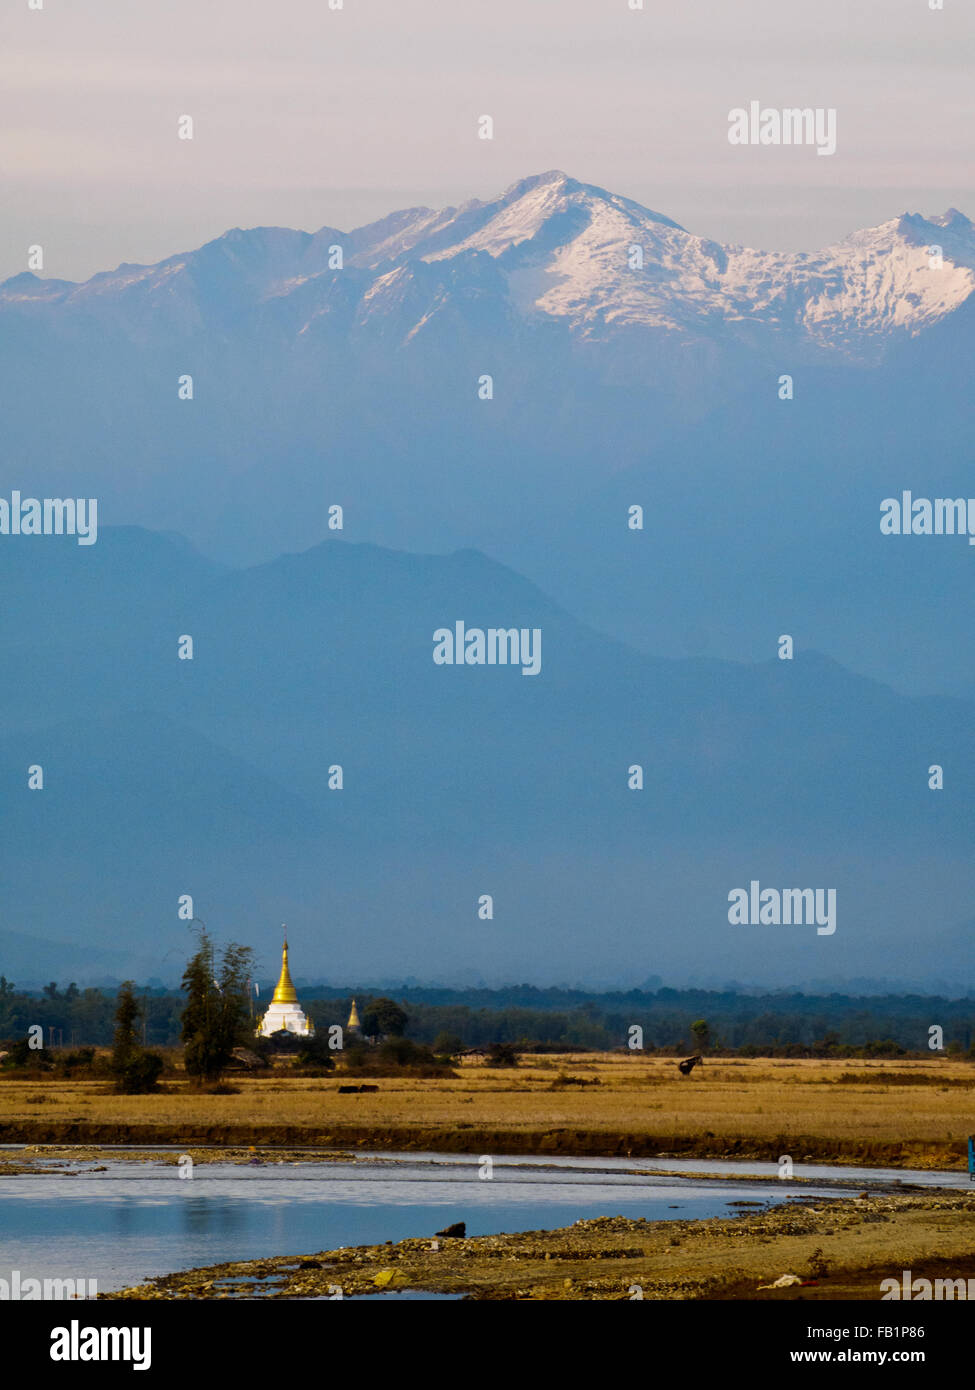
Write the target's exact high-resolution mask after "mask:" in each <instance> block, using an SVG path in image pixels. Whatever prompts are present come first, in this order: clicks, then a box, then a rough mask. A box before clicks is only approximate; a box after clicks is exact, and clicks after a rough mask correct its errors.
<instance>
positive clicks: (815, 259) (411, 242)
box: [0, 170, 975, 361]
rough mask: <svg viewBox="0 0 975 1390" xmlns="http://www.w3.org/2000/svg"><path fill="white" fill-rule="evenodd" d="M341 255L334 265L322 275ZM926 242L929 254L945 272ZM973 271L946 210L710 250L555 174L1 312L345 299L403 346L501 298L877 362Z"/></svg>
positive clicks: (936, 316) (194, 320)
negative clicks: (801, 240) (838, 232)
mask: <svg viewBox="0 0 975 1390" xmlns="http://www.w3.org/2000/svg"><path fill="white" fill-rule="evenodd" d="M335 245H339V246H341V247H342V248H343V254H344V257H345V265H344V268H343V270H342V271H339V270H337V269H333V268H331V267H330V265H329V255H330V248H332V247H333V246H335ZM932 247H940V248H941V255H942V261H941V263H940V264H938V263H937V262H936V261H935V260H934V258H933V255H932V252H931V250H930V248H932ZM635 248H639V250H638V251H637V250H636V249H635ZM640 257H642V264H639V260H640ZM973 271H975V229H973V227H972V224H971V222H970V221H969V220H968V218H967V217H965V216H964V215H963V214H961V213H960V212H958V211H956V210H955V209H951V210H949V211H948V212H947V213H944V214H942V215H941V216H938V217H933V218H930V219H925V218H923V217H920V216H918V215H916V214H904V215H903V216H900V217H897V218H894V219H892V220H891V221H889V222H885V223H883V224H881V225H880V226H878V227H872V228H867V229H865V230H863V231H858V232H855V233H853V235H851V236H849V237H847V238H846V239H845V240H843V241H841V242H839V243H838V244H837V245H835V246H830V247H827V248H825V249H824V250H822V251H819V252H815V253H797V254H784V253H777V252H764V251H758V250H752V249H749V248H746V247H742V246H722V245H719V244H718V243H716V242H714V241H710V240H708V239H706V238H703V237H699V236H696V235H694V234H693V233H691V232H688V231H687V230H685V229H684V228H683V227H681V226H679V225H678V224H677V223H676V222H673V221H672V220H671V219H670V218H667V217H664V216H662V215H661V214H660V213H656V212H652V211H650V210H649V209H647V208H645V207H642V206H641V205H640V204H638V203H635V202H633V201H631V200H630V199H627V198H623V197H619V196H618V195H616V194H613V193H608V192H606V191H605V190H603V189H601V188H597V187H595V186H593V185H590V184H584V183H580V182H578V181H577V180H575V179H572V178H569V177H568V176H567V175H565V174H563V173H561V172H560V171H557V170H555V171H550V172H548V173H545V174H540V175H536V176H534V177H531V178H527V179H523V180H521V181H520V182H518V183H516V184H514V185H512V187H511V188H509V189H507V190H506V191H505V192H504V193H503V194H502V195H501V196H500V197H498V198H496V199H494V200H491V201H488V202H481V201H478V200H473V201H471V202H468V203H465V204H464V205H463V206H461V207H459V208H446V209H443V210H442V211H439V212H437V211H433V210H431V209H429V208H411V209H407V210H404V211H402V212H397V213H393V214H391V215H390V216H388V217H386V218H383V219H382V220H380V221H379V222H375V223H371V224H369V225H368V226H365V227H360V228H358V229H357V230H355V231H353V232H351V233H347V234H346V233H342V232H339V231H337V230H336V229H334V228H327V227H326V228H322V229H321V230H320V231H318V232H316V233H314V234H311V233H306V232H298V231H292V230H289V229H287V228H279V227H261V228H255V229H253V230H250V231H241V230H240V229H239V228H238V229H234V230H232V231H229V232H227V233H225V234H224V235H223V236H222V237H219V238H217V239H216V240H215V241H211V242H209V243H207V244H206V245H205V246H203V247H201V248H199V249H198V250H196V251H192V252H189V253H185V254H181V255H177V256H173V257H170V258H168V259H167V260H165V261H162V262H160V263H159V264H158V265H155V266H135V265H122V266H119V267H118V269H117V270H115V271H110V272H104V273H102V274H99V275H96V276H94V277H92V279H91V280H89V281H87V282H85V283H84V284H73V283H70V282H65V281H46V280H39V279H38V278H37V277H36V276H32V275H18V276H15V277H14V278H13V279H12V280H8V281H6V282H5V283H4V284H3V285H2V286H0V310H4V309H7V310H9V309H14V310H16V311H18V312H20V313H25V312H30V311H31V310H32V309H35V310H36V309H38V308H40V307H41V306H43V307H44V308H45V310H46V311H47V312H48V313H51V312H52V311H53V310H56V309H58V308H61V309H63V310H64V311H66V312H67V313H69V314H71V313H77V312H83V313H84V314H85V315H86V316H87V315H89V314H95V315H107V316H109V317H110V318H112V319H119V318H121V320H123V321H124V320H125V319H126V318H127V317H128V318H131V319H132V322H131V325H130V329H131V332H132V334H133V336H136V337H142V336H144V334H145V333H146V332H147V331H151V328H150V325H149V324H148V323H147V321H146V317H145V316H146V315H153V316H155V315H161V316H162V317H163V318H164V319H165V320H167V321H168V322H169V323H170V324H171V325H172V326H174V327H176V328H177V329H181V330H182V331H186V332H194V331H199V330H201V329H203V328H204V327H205V326H207V325H208V324H211V325H212V324H215V323H216V324H218V325H219V324H222V325H223V326H224V327H227V326H229V325H230V324H232V323H233V322H234V321H235V320H238V319H239V316H240V315H247V314H248V313H250V312H252V311H254V310H255V309H257V308H259V306H260V305H261V304H266V303H269V302H271V301H277V302H278V304H279V305H280V303H281V302H282V301H287V300H289V299H290V300H292V312H291V313H290V314H287V315H286V316H285V318H284V320H283V321H282V322H284V323H286V324H287V331H288V332H289V333H291V332H297V333H298V334H301V333H302V332H303V331H305V330H307V329H308V328H309V327H310V326H312V325H316V326H319V327H320V325H321V323H322V322H325V323H327V324H332V323H333V322H334V321H335V319H334V316H333V307H334V306H333V299H334V297H335V295H336V294H338V295H339V296H340V299H341V300H342V302H343V303H344V301H345V299H346V298H347V297H348V296H349V295H350V294H351V296H352V298H353V299H355V300H357V302H358V309H357V311H356V312H355V314H354V315H353V316H352V318H353V320H354V322H355V323H356V324H358V325H359V326H360V327H361V326H369V327H371V328H375V327H376V326H377V325H378V324H380V323H381V322H382V320H383V317H384V315H387V314H393V317H394V319H395V330H394V332H395V334H396V335H398V340H399V341H400V342H401V343H407V342H410V341H411V340H413V339H415V338H416V337H417V335H418V334H420V333H421V332H422V331H423V330H424V329H426V328H428V326H429V325H430V324H431V323H432V322H434V321H435V320H436V319H437V317H438V315H442V314H443V313H445V312H448V311H451V312H453V313H455V314H457V313H460V314H464V313H467V314H471V313H474V312H475V306H476V305H477V304H478V302H481V303H482V304H484V303H487V301H488V300H489V299H496V300H499V301H502V302H503V309H502V310H501V312H503V313H504V314H511V315H514V316H516V317H519V318H521V319H523V320H527V321H532V320H545V319H548V320H553V321H558V322H561V323H563V324H564V325H565V326H566V327H567V328H568V329H569V331H570V333H571V334H572V335H573V336H575V337H577V338H578V339H581V340H586V341H601V340H604V339H607V338H610V337H612V336H614V335H615V334H617V333H618V332H620V331H637V332H641V331H642V332H646V331H647V330H650V331H652V332H653V333H656V334H677V335H680V336H682V337H684V338H689V339H695V340H707V339H715V338H718V339H725V340H730V341H734V340H735V338H741V337H744V338H746V339H747V340H748V341H749V342H754V341H755V336H756V334H758V335H760V336H761V335H765V336H767V337H770V338H777V337H778V336H780V335H783V334H784V335H786V336H787V337H788V338H789V340H790V342H791V343H792V344H793V345H794V346H797V347H805V349H806V350H807V351H811V352H813V353H814V354H816V355H824V354H825V355H826V356H830V355H834V354H838V355H840V356H843V357H847V358H852V359H854V360H861V361H872V360H876V359H877V358H878V357H879V356H881V355H882V354H883V352H884V351H885V350H886V348H887V346H888V345H889V344H890V343H891V342H893V341H895V340H896V339H897V338H899V337H903V336H905V335H906V336H916V335H917V334H919V333H921V332H923V331H924V330H925V329H926V328H928V327H930V326H931V325H933V324H935V323H937V322H939V321H940V320H942V319H944V318H945V317H946V316H947V315H949V314H951V313H952V312H953V311H954V310H956V309H957V308H959V306H960V305H962V304H963V303H964V302H965V301H966V300H968V299H969V298H970V297H971V295H972V292H973V290H975V273H973ZM350 272H351V284H350V283H349V278H350ZM343 274H345V275H346V283H345V284H344V285H343V286H342V287H341V288H339V284H340V282H339V277H340V276H341V275H343ZM339 319H340V321H341V323H342V324H343V325H346V326H348V323H349V322H350V320H349V319H348V318H347V316H346V315H344V314H342V315H340V316H339ZM475 326H476V325H475Z"/></svg>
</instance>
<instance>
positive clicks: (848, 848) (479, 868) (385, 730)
mask: <svg viewBox="0 0 975 1390" xmlns="http://www.w3.org/2000/svg"><path fill="white" fill-rule="evenodd" d="M0 592H2V594H3V596H4V605H3V624H2V631H3V652H4V660H3V665H2V675H0V714H2V737H0V817H2V825H3V835H2V842H0V882H2V883H3V895H2V907H0V952H2V954H3V958H0V969H2V970H4V972H5V973H6V974H7V975H8V976H12V977H13V978H15V979H17V980H18V982H20V983H27V982H28V981H29V980H30V979H38V980H40V979H50V978H52V977H53V978H62V977H65V976H66V972H70V977H71V978H75V979H78V980H79V983H82V982H83V981H84V979H85V970H84V968H83V962H79V960H78V958H77V956H76V955H74V956H72V958H71V960H70V962H69V961H68V959H67V956H66V955H64V954H63V953H62V950H61V948H60V947H59V946H56V945H53V944H50V945H47V944H46V943H59V942H67V943H73V944H74V946H78V945H80V944H81V943H82V942H83V943H84V946H85V949H86V950H90V966H89V975H90V976H91V977H95V978H103V977H104V976H105V975H106V974H115V975H116V976H118V975H122V974H124V973H128V971H129V970H130V969H131V970H133V971H135V972H136V973H138V974H139V975H140V976H141V977H142V978H145V977H147V976H149V975H153V976H157V977H160V978H169V977H170V976H171V973H172V972H174V963H178V962H181V961H182V959H183V957H184V956H185V953H186V947H187V943H188V941H189V935H188V932H187V930H186V927H185V925H184V924H183V923H181V922H179V921H178V920H177V898H178V896H179V894H181V893H192V894H193V896H194V904H195V909H196V912H197V914H198V915H199V916H200V917H202V918H204V919H205V920H206V921H207V922H208V924H209V925H210V926H211V928H212V929H213V930H214V931H215V932H216V933H217V934H218V936H222V937H227V936H236V937H238V938H240V939H243V940H246V941H250V942H252V943H254V944H255V945H257V946H258V948H259V950H260V953H261V963H262V969H263V971H264V972H266V973H267V974H270V973H271V971H272V970H273V968H274V960H275V955H276V951H277V944H278V938H279V928H278V924H279V923H280V922H281V921H287V922H288V924H289V933H290V935H291V939H292V943H293V956H294V963H295V968H296V971H297V973H298V974H300V975H302V976H305V977H308V978H312V977H315V978H319V979H321V978H324V979H329V980H332V981H334V982H337V983H344V982H346V981H348V980H355V979H363V978H366V979H377V978H378V979H395V978H407V977H412V978H414V979H422V980H443V981H450V980H455V981H459V980H464V981H467V980H472V979H473V980H477V979H483V980H485V981H486V982H488V983H503V982H510V981H512V980H521V979H525V980H532V981H535V982H539V983H551V982H556V983H561V982H568V983H579V984H582V985H584V986H585V987H588V988H596V987H600V986H603V985H611V984H623V985H627V986H628V985H631V984H633V983H635V982H639V981H642V980H645V979H646V978H647V977H648V976H651V975H657V976H659V977H661V978H662V979H663V980H664V981H665V982H666V983H668V984H678V983H683V982H687V981H696V982H700V983H708V982H713V983H722V982H723V981H725V980H730V979H736V980H738V981H740V982H742V983H743V984H754V983H758V984H775V985H783V984H789V983H796V982H802V981H809V980H827V979H828V980H841V979H844V978H849V977H851V976H854V975H855V976H862V977H870V978H872V979H877V978H882V977H886V978H889V979H897V980H899V981H906V982H916V983H917V984H918V985H919V986H924V985H925V984H933V983H935V982H943V981H944V980H946V979H947V980H950V981H952V982H953V983H955V984H956V985H957V987H958V990H959V993H961V992H962V991H963V989H964V987H965V986H966V985H967V986H971V985H972V984H973V982H975V957H973V952H972V936H973V932H972V926H971V899H972V887H973V872H972V863H971V842H972V811H971V805H972V801H971V786H972V779H973V776H975V719H973V708H972V705H971V703H970V702H967V701H965V700H962V699H957V698H949V697H944V696H932V697H923V698H920V697H919V698H908V697H905V696H903V695H901V694H897V693H894V692H893V691H892V690H891V689H889V688H888V687H886V686H884V685H883V684H881V683H879V682H876V681H874V680H872V679H868V678H865V677H862V676H859V675H855V674H852V673H851V672H850V671H848V670H846V669H845V668H843V667H842V666H840V665H839V664H837V663H836V662H835V661H834V660H833V659H831V658H829V657H827V656H824V655H820V654H817V653H816V652H814V651H811V650H808V649H806V648H805V647H804V646H803V645H802V643H799V644H798V647H797V655H796V659H795V660H794V661H791V662H788V661H780V660H778V659H775V658H774V657H771V658H770V659H768V660H766V661H763V662H760V663H757V664H742V663H738V664H735V663H729V662H725V661H718V660H714V659H711V658H703V657H698V658H683V659H670V658H666V657H660V656H652V655H649V654H647V653H645V652H641V651H638V650H636V649H635V648H633V647H630V646H628V645H626V644H624V643H621V642H619V641H618V640H615V639H613V638H609V637H606V636H604V635H603V634H602V633H600V632H599V631H598V630H596V629H594V628H592V627H589V626H587V625H585V624H583V623H580V622H579V621H578V620H577V619H576V618H575V617H574V616H572V615H571V614H570V613H569V612H568V611H566V609H564V608H563V607H562V606H560V605H558V604H556V603H555V602H554V601H553V600H552V599H550V598H549V597H548V596H547V595H546V594H545V593H544V592H543V591H542V590H540V589H539V588H537V587H536V586H535V585H534V584H532V583H531V582H529V581H527V580H526V579H524V578H523V577H521V576H520V575H519V574H517V573H516V572H514V571H513V570H511V569H510V568H508V567H506V566H504V565H501V564H499V563H498V562H497V561H496V560H493V559H490V558H488V557H486V556H485V555H484V554H482V553H480V552H478V551H476V550H473V549H462V550H458V551H455V552H453V553H451V554H448V555H423V554H414V553H406V552H403V551H394V550H391V549H386V548H381V547H377V546H374V545H370V544H356V543H350V542H348V541H346V540H343V539H337V538H333V539H332V540H330V541H327V542H325V543H322V544H319V545H317V546H315V547H313V548H311V549H309V550H307V551H304V552H301V553H296V554H287V555H282V556H279V557H278V558H276V559H274V560H272V561H269V562H267V563H262V564H258V565H253V566H247V567H244V568H228V567H225V566H223V565H217V564H215V563H212V562H211V561H209V560H206V559H205V558H203V557H201V556H200V555H199V554H197V553H196V552H195V551H194V550H193V549H192V548H191V547H190V546H188V545H187V544H186V543H185V542H184V541H182V540H181V539H180V538H179V537H173V536H167V535H162V534H156V533H151V532H147V531H144V530H141V529H139V528H135V527H122V528H106V529H104V530H102V531H101V532H100V535H99V539H98V542H97V544H96V545H94V546H90V547H80V546H78V545H76V544H75V542H74V541H73V540H72V539H70V538H57V537H43V538H38V537H4V538H3V540H2V543H0ZM457 620H463V621H464V622H465V623H466V625H467V627H468V628H471V627H474V626H481V627H489V626H499V627H518V628H522V627H525V628H536V627H537V628H540V629H541V632H542V669H541V672H540V673H539V674H538V675H537V676H530V677H526V676H523V675H522V674H521V672H520V670H519V669H518V668H511V667H501V666H494V667H487V666H483V667H470V666H452V667H451V666H438V665H435V664H434V661H433V659H432V653H433V648H434V643H433V633H434V631H435V629H437V628H440V627H451V626H452V625H453V624H454V623H455V622H456V621H457ZM184 634H189V635H191V636H192V637H193V639H194V647H195V650H194V659H193V660H192V661H180V660H178V659H177V641H178V638H179V637H180V636H182V635H184ZM635 763H639V764H642V765H643V767H644V770H645V788H644V790H643V791H631V790H629V789H628V787H627V769H628V768H629V767H630V766H631V765H632V764H635ZM932 763H939V764H942V765H943V766H944V769H945V789H944V790H943V791H940V792H934V791H931V790H929V789H928V767H929V765H930V764H932ZM33 764H40V765H41V766H43V769H44V779H45V786H44V790H43V791H30V790H28V787H27V769H28V767H29V766H30V765H33ZM336 764H340V765H341V766H342V769H343V775H344V788H343V789H342V790H341V791H338V790H334V791H333V790H329V789H328V779H329V769H330V768H332V767H334V766H335V765H336ZM751 879H758V880H759V881H760V882H761V884H762V886H763V887H778V888H786V887H814V888H835V889H836V890H837V894H838V900H837V901H838V908H837V930H836V932H835V934H834V935H832V936H829V937H826V936H818V935H817V933H816V931H815V928H814V927H811V926H801V927H796V926H792V927H785V926H780V927H775V926H765V927H761V926H753V927H732V926H730V925H729V924H728V920H727V908H728V893H729V891H730V890H732V889H733V888H737V887H745V888H747V887H748V884H749V882H750V880H751ZM484 893H490V894H493V896H494V904H495V915H494V919H493V921H482V920H479V919H478V916H477V900H478V897H479V895H481V894H484ZM963 923H964V924H965V925H961V924H963ZM31 943H33V945H32V944H31ZM62 961H63V967H64V968H61V967H62Z"/></svg>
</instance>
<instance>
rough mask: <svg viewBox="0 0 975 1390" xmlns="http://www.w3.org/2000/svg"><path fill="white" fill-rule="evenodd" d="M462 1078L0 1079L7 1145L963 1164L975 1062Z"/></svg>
mask: <svg viewBox="0 0 975 1390" xmlns="http://www.w3.org/2000/svg"><path fill="white" fill-rule="evenodd" d="M456 1070H457V1076H456V1079H449V1080H447V1079H444V1080H440V1079H436V1080H430V1079H419V1078H415V1077H409V1076H401V1077H389V1078H381V1079H378V1080H377V1079H375V1078H370V1081H371V1082H373V1083H374V1084H375V1085H377V1086H378V1087H379V1089H378V1091H375V1092H371V1093H364V1094H351V1095H349V1094H345V1095H343V1094H340V1093H339V1089H338V1088H339V1085H340V1084H342V1082H343V1081H345V1082H348V1081H349V1080H351V1078H348V1077H343V1076H342V1075H341V1073H340V1072H336V1073H334V1074H332V1075H330V1076H327V1077H325V1078H322V1079H312V1078H299V1077H291V1076H288V1075H287V1073H286V1072H284V1071H275V1072H274V1073H273V1074H265V1075H261V1076H257V1077H254V1076H241V1075H234V1076H233V1077H232V1078H230V1077H228V1081H229V1083H230V1084H231V1085H232V1086H233V1087H234V1088H236V1093H235V1094H227V1095H221V1094H212V1093H209V1094H201V1093H199V1092H195V1091H193V1090H192V1089H191V1088H190V1087H189V1086H188V1085H187V1084H186V1083H185V1082H183V1081H181V1080H177V1081H168V1082H166V1083H165V1086H164V1090H163V1091H162V1093H160V1094H157V1095H149V1096H118V1095H115V1094H114V1093H113V1092H112V1089H111V1086H110V1084H109V1083H107V1082H92V1081H64V1080H59V1081H46V1080H31V1081H24V1080H3V1081H0V1142H6V1143H113V1142H114V1143H175V1144H188V1143H197V1144H207V1143H213V1144H234V1143H236V1144H272V1145H273V1144H279V1145H283V1144H291V1145H293V1144H302V1143H308V1144H321V1145H335V1146H344V1147H349V1146H353V1145H359V1146H362V1147H369V1148H390V1149H397V1148H401V1149H431V1150H438V1149H439V1150H446V1151H453V1152H474V1151H482V1150H483V1151H485V1152H491V1151H493V1152H498V1153H518V1152H524V1153H531V1152H542V1153H544V1152H551V1153H563V1154H566V1153H577V1154H626V1153H630V1154H632V1155H634V1156H641V1155H654V1154H656V1155H659V1154H661V1153H673V1154H699V1155H702V1156H704V1155H708V1154H711V1155H736V1154H737V1155H739V1156H742V1157H745V1156H752V1157H761V1158H770V1159H777V1158H778V1157H779V1156H780V1155H781V1154H790V1155H791V1156H792V1158H793V1159H794V1160H797V1161H802V1160H803V1159H809V1158H816V1159H820V1160H827V1161H830V1160H832V1161H836V1162H849V1161H860V1162H867V1163H871V1162H872V1163H887V1164H900V1165H904V1166H908V1167H962V1166H964V1161H965V1160H964V1154H965V1138H966V1136H967V1135H968V1134H969V1133H973V1132H975V1093H973V1092H975V1065H973V1064H972V1063H970V1062H965V1061H962V1060H954V1059H951V1058H947V1057H938V1058H931V1059H924V1060H907V1061H891V1060H882V1061H881V1060H877V1061H873V1060H872V1061H860V1060H842V1061H832V1060H830V1061H820V1060H805V1059H796V1060H775V1059H766V1058H762V1059H751V1058H749V1059H740V1060H739V1059H735V1058H726V1059H722V1058H718V1059H708V1060H706V1062H705V1063H704V1065H703V1066H702V1067H699V1068H698V1069H697V1070H696V1071H695V1072H694V1073H693V1074H692V1075H691V1076H688V1077H682V1076H680V1074H679V1073H678V1071H677V1067H676V1065H675V1062H674V1061H673V1060H672V1059H669V1058H662V1057H643V1056H641V1055H640V1054H638V1053H634V1054H630V1055H625V1054H620V1053H604V1054H593V1053H587V1054H580V1055H572V1054H566V1055H562V1056H557V1057H552V1056H547V1057H537V1058H534V1057H527V1058H523V1059H522V1062H521V1064H520V1065H519V1066H518V1067H517V1068H516V1069H497V1070H496V1069H492V1068H489V1067H486V1066H484V1065H478V1064H471V1063H465V1064H463V1065H461V1066H458V1067H457V1069H456Z"/></svg>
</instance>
